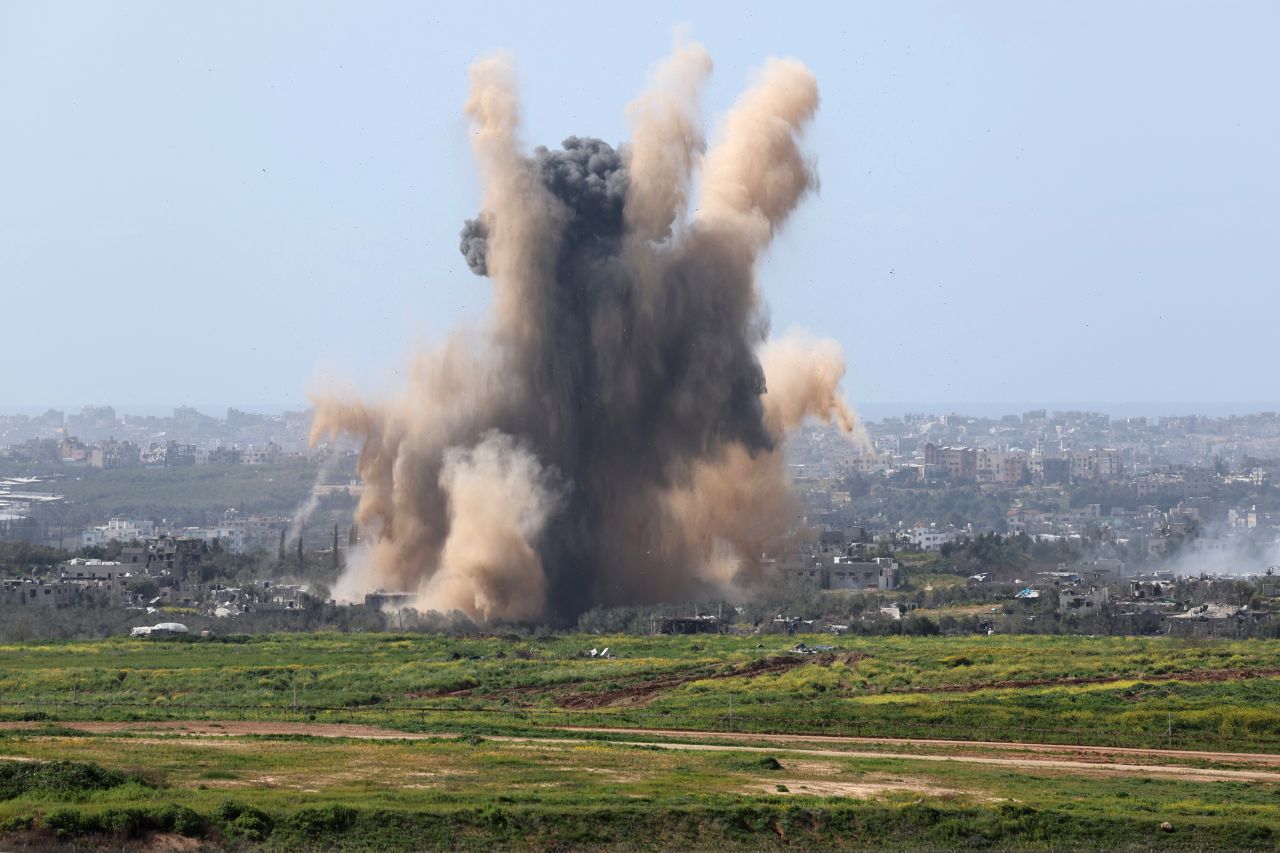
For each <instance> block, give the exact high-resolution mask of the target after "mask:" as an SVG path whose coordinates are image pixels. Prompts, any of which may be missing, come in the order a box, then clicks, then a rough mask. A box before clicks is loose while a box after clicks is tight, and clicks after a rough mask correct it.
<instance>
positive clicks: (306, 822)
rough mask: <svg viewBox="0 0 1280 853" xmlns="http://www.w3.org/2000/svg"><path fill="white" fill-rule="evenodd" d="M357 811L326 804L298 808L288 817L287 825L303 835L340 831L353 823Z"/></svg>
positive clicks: (348, 827)
mask: <svg viewBox="0 0 1280 853" xmlns="http://www.w3.org/2000/svg"><path fill="white" fill-rule="evenodd" d="M358 816H359V813H358V812H356V810H355V809H353V808H349V807H347V806H340V805H336V804H334V805H328V806H318V807H313V808H305V809H299V810H298V811H297V812H296V813H295V814H294V815H293V816H292V817H290V818H289V825H290V827H291V828H292V829H295V830H297V831H298V832H300V833H302V834H303V835H307V836H311V837H320V836H323V835H325V834H327V833H333V832H342V831H344V830H347V829H350V828H351V827H352V826H353V825H355V822H356V818H357V817H358Z"/></svg>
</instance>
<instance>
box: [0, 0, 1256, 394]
mask: <svg viewBox="0 0 1280 853" xmlns="http://www.w3.org/2000/svg"><path fill="white" fill-rule="evenodd" d="M750 5H755V6H757V7H758V8H756V9H755V10H754V11H753V10H751V9H750V8H749V6H750ZM677 28H683V30H684V32H686V33H687V34H688V35H689V37H691V38H693V39H694V40H696V41H699V42H701V43H702V44H704V45H705V46H706V47H707V48H708V50H709V51H710V52H711V55H712V57H713V59H714V61H715V64H716V65H715V71H714V74H713V77H712V80H711V82H710V84H709V86H708V88H707V90H706V93H705V97H704V101H703V107H704V114H705V115H706V117H707V129H708V133H709V135H710V137H711V138H712V139H714V137H715V129H716V121H717V117H718V116H719V115H721V114H722V113H723V112H724V111H725V110H726V109H727V108H728V107H729V106H730V105H731V104H732V103H733V100H734V98H735V97H736V96H737V94H738V93H739V92H740V91H741V89H742V88H743V87H744V86H745V85H747V84H748V82H749V81H750V79H751V74H752V72H753V69H756V68H758V67H759V66H760V65H761V63H762V62H763V61H764V60H765V59H766V58H768V57H770V56H789V57H794V58H797V59H799V60H801V61H803V62H804V63H806V64H807V65H808V66H809V67H810V69H812V71H813V72H814V73H815V75H816V76H817V78H818V82H819V85H820V87H821V89H822V106H821V109H820V111H819V114H818V116H817V118H816V120H815V122H814V124H813V126H812V128H811V130H810V132H809V133H808V134H807V136H806V143H805V144H806V147H807V150H808V151H809V152H811V154H812V156H813V158H814V160H815V162H816V164H817V169H818V172H819V174H820V176H821V189H820V191H819V192H818V193H817V194H816V195H814V196H813V197H811V198H810V199H808V200H807V201H806V202H805V203H804V204H803V205H802V207H801V209H800V210H799V212H798V213H797V214H796V215H795V216H794V218H793V219H792V220H791V221H790V222H789V223H788V226H787V227H786V229H785V230H784V231H783V232H782V234H781V235H780V237H779V239H778V241H777V242H776V243H775V245H774V247H773V248H772V250H771V252H770V253H769V255H768V257H767V259H766V261H765V262H764V264H763V265H762V267H761V269H760V278H761V285H762V289H763V291H764V294H765V298H766V299H767V301H768V303H769V306H770V311H771V322H772V326H773V328H774V329H776V330H778V331H783V330H787V329H790V328H793V327H800V328H804V329H807V330H809V331H811V332H813V333H815V334H820V335H829V336H831V337H834V338H836V339H837V340H839V341H840V342H841V343H842V344H843V346H844V349H845V353H846V356H847V358H848V362H849V373H848V375H847V377H846V381H845V390H846V392H847V394H848V396H849V397H850V398H851V399H852V401H853V402H854V404H855V405H858V404H860V403H864V404H866V405H868V406H881V407H884V406H889V407H890V408H892V407H893V406H895V405H897V406H902V407H907V406H909V405H911V404H913V401H930V402H931V403H935V404H939V405H952V406H956V407H963V406H964V405H965V404H976V403H979V402H981V403H983V404H988V405H997V404H1001V403H1003V402H1005V401H1021V402H1020V403H1019V405H1021V404H1024V403H1025V404H1031V403H1036V402H1043V403H1046V404H1053V403H1068V402H1072V401H1093V402H1094V403H1096V404H1097V405H1098V406H1100V407H1102V406H1112V407H1116V406H1121V407H1123V406H1130V407H1134V408H1142V407H1144V406H1150V405H1153V404H1157V403H1164V402H1171V403H1180V402H1187V401H1197V404H1202V405H1204V406H1209V407H1212V406H1214V405H1219V406H1226V405H1228V404H1236V403H1250V404H1251V403H1259V404H1264V405H1265V404H1271V403H1273V402H1274V401H1276V400H1280V388H1278V387H1277V382H1276V371H1275V370H1274V367H1273V365H1274V362H1275V353H1276V347H1275V345H1274V343H1273V340H1274V333H1275V331H1276V317H1277V316H1278V315H1280V287H1277V270H1280V263H1278V262H1280V215H1277V210H1276V204H1277V201H1278V200H1280V166H1278V165H1277V148H1276V140H1277V138H1278V136H1280V113H1278V112H1277V110H1276V109H1275V83H1276V81H1277V80H1280V53H1278V52H1277V51H1276V50H1275V45H1274V35H1275V33H1276V32H1280V4H1276V3H1274V2H1270V0H1265V2H1262V1H1261V0H1260V2H1256V3H1243V2H1230V0H1228V2H1222V3H1212V4H1210V3H1184V2H1160V3H1157V2H1154V0H1149V2H1140V3H1139V2H1114V0H1107V2H1082V1H1081V0H1071V1H1070V2H1038V3H1025V2H1020V0H1010V2H973V3H964V4H957V3H921V2H894V3H874V4H872V3H835V2H830V3H820V4H806V3H802V2H790V3H769V4H740V3H690V2H680V3H664V2H649V3H644V4H616V5H593V6H590V7H576V6H565V5H554V6H549V5H543V4H532V3H510V4H506V3H498V2H486V3H482V4H481V3H476V4H470V3H468V4H436V3H432V4H427V3H416V2H415V3H391V2H381V3H361V4H356V3H345V4H327V3H318V2H293V3H290V2H272V3H257V2H220V3H216V4H215V3H206V4H175V3H169V2H157V3H145V2H130V3H120V4H103V3H89V2H85V3H57V2H51V3H7V4H2V5H0V341H2V342H3V344H2V348H3V352H4V355H3V358H0V365H2V366H0V409H5V408H9V409H14V408H31V407H43V406H46V405H57V406H65V407H71V408H75V407H78V406H80V405H82V404H112V405H115V406H116V407H117V408H118V409H121V410H124V411H134V410H139V409H142V408H147V407H154V406H172V405H178V404H183V403H185V404H194V405H199V406H203V407H208V408H211V409H213V412H212V413H218V412H217V411H216V407H218V406H226V405H235V406H239V407H241V408H250V409H258V410H263V409H276V408H280V407H298V406H302V405H305V401H306V395H307V392H308V390H310V389H313V388H316V387H320V386H323V385H328V384H330V383H333V382H335V381H336V382H338V383H339V384H343V385H351V384H354V385H357V386H361V387H366V388H369V389H374V390H377V391H384V390H387V389H390V388H393V387H395V386H396V384H397V382H398V381H399V378H400V376H401V374H402V372H403V368H404V366H405V364H406V362H407V358H408V356H409V354H410V353H411V352H412V351H413V350H414V349H415V348H419V347H427V346H431V345H432V344H433V343H434V342H437V341H439V340H441V339H442V338H443V337H444V336H445V335H446V334H447V333H448V332H449V330H451V329H453V328H455V327H457V326H459V325H465V326H470V327H476V326H478V325H480V324H481V323H482V322H483V318H484V315H485V310H486V306H487V305H488V304H489V300H490V283H489V281H488V280H487V279H482V278H479V277H476V276H474V275H472V274H471V273H470V272H469V271H468V270H467V267H466V264H465V263H464V260H463V258H462V256H461V255H460V254H459V252H458V248H457V246H458V233H459V229H460V228H461V225H462V221H463V219H464V218H467V217H471V216H474V215H475V213H476V211H477V209H478V205H479V197H480V186H479V183H478V178H477V176H476V174H475V171H474V169H473V167H472V159H471V154H470V151H469V149H468V144H467V137H468V127H467V123H466V121H465V119H464V118H463V116H462V104H463V102H464V100H465V97H466V89H467V68H468V65H469V64H470V63H471V62H472V61H473V60H474V59H476V58H477V57H480V56H484V55H488V54H491V53H494V52H499V51H501V52H504V53H506V54H508V55H510V56H511V57H512V58H513V60H514V62H515V64H516V66H517V68H518V72H519V81H520V92H521V97H522V103H523V107H522V109H523V116H524V128H525V130H524V139H525V140H526V142H527V144H528V145H529V146H530V147H531V146H533V145H535V144H548V145H555V144H557V143H558V142H559V141H560V140H562V139H563V138H564V137H566V136H569V135H571V134H577V135H593V136H599V137H602V138H604V139H606V140H608V141H610V142H613V143H617V142H619V141H622V140H625V138H626V137H627V136H628V133H629V129H628V125H627V122H626V118H625V113H624V111H625V107H626V105H627V103H628V102H629V101H631V100H632V99H633V98H634V97H635V96H636V94H638V93H639V92H640V91H641V90H642V89H643V87H644V85H645V82H646V80H647V78H648V76H649V74H650V72H651V70H652V68H653V66H654V64H655V63H657V62H658V61H660V60H661V59H662V58H663V57H664V56H665V55H666V54H667V53H668V52H669V50H670V47H671V44H672V40H673V34H674V33H675V32H676V30H677Z"/></svg>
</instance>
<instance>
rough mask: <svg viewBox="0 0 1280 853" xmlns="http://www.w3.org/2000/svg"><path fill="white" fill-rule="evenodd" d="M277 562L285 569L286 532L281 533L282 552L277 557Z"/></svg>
mask: <svg viewBox="0 0 1280 853" xmlns="http://www.w3.org/2000/svg"><path fill="white" fill-rule="evenodd" d="M276 562H277V563H279V564H280V568H282V569H283V568H284V531H283V530H281V531H280V552H279V553H278V554H277V555H276Z"/></svg>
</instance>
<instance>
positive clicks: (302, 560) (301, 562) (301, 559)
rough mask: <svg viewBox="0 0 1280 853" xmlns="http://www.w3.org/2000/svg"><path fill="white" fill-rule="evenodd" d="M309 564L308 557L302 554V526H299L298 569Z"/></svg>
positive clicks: (300, 569)
mask: <svg viewBox="0 0 1280 853" xmlns="http://www.w3.org/2000/svg"><path fill="white" fill-rule="evenodd" d="M306 565H307V561H306V559H305V558H304V557H303V556H302V528H301V527H300V528H298V571H302V569H303V568H304V567H305V566H306Z"/></svg>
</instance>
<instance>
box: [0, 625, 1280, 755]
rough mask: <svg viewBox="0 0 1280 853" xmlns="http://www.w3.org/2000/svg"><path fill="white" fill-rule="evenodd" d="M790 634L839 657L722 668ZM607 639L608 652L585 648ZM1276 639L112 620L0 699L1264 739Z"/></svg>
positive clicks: (230, 709)
mask: <svg viewBox="0 0 1280 853" xmlns="http://www.w3.org/2000/svg"><path fill="white" fill-rule="evenodd" d="M797 639H803V640H804V641H805V642H808V643H809V644H810V645H817V644H822V643H826V644H830V645H835V646H836V648H835V650H834V651H833V652H832V655H834V656H835V657H834V659H829V658H823V659H822V660H821V661H820V662H816V663H815V662H813V661H812V660H808V659H799V660H800V661H801V662H799V663H798V664H797V665H795V666H792V667H790V668H786V669H784V670H782V671H774V672H764V673H758V674H744V675H742V676H734V675H733V674H732V671H731V670H733V669H734V668H741V667H744V666H746V665H748V664H750V663H751V662H753V661H761V660H768V659H774V658H777V657H779V656H785V655H786V654H787V650H788V649H789V648H790V647H791V646H793V645H794V644H795V643H796V642H797ZM605 645H607V646H610V647H611V648H612V650H613V654H614V655H615V657H613V658H612V659H609V660H596V659H591V658H586V657H584V656H583V655H582V652H583V650H584V649H588V648H591V647H593V646H594V647H602V646H605ZM1278 651H1280V643H1277V642H1276V641H1264V640H1248V641H1236V642H1209V643H1187V642H1178V641H1171V640H1169V639H1167V638H1134V637H1106V638H1088V637H1071V636H1052V637H1019V636H995V637H929V638H921V637H888V638H836V639H833V638H830V637H805V638H796V637H784V636H763V637H756V636H753V637H729V636H703V637H674V638H673V637H660V638H653V637H622V636H618V637H587V636H569V637H558V638H547V639H518V638H514V639H511V638H509V639H503V638H498V637H477V638H447V637H428V636H419V635H394V634H379V635H357V634H349V635H340V634H318V635H305V636H300V635H287V636H286V635H268V636H261V637H253V638H250V639H248V640H247V641H245V642H237V643H228V642H152V641H143V640H132V639H127V638H117V639H112V640H106V641H95V642H55V643H41V644H25V645H15V646H0V718H8V719H22V718H27V719H32V718H34V719H42V718H45V719H57V720H63V721H70V722H74V721H76V720H83V719H96V718H102V719H156V720H159V719H166V718H204V719H219V718H222V719H237V718H279V719H293V718H310V717H312V716H314V718H315V719H317V720H319V721H343V720H351V721H361V722H373V723H378V724H383V725H391V726H398V727H401V728H405V729H408V730H414V729H416V730H423V729H433V728H435V729H438V728H440V727H441V726H445V727H448V728H449V729H450V730H458V729H459V727H461V728H463V729H466V730H476V731H484V730H493V731H524V730H529V729H532V728H537V727H540V726H546V725H562V724H574V723H577V724H583V725H587V724H600V725H625V726H657V727H663V728H693V729H705V730H713V729H716V728H719V727H723V726H724V725H725V721H726V718H727V715H728V711H729V704H730V702H732V705H733V718H734V725H735V727H737V728H739V729H742V730H747V731H761V732H763V731H779V732H812V733H829V734H888V733H901V734H912V735H926V736H927V735H937V736H948V737H961V738H976V739H1023V740H1033V741H1054V742H1069V743H1074V742H1082V743H1099V744H1111V745H1136V746H1144V745H1145V746H1156V745H1160V746H1192V747H1194V748H1206V749H1207V748H1223V749H1238V750H1249V749H1264V750H1265V749H1272V748H1274V747H1276V746H1278V745H1280V678H1277V677H1276V676H1275V675H1274V674H1268V673H1269V672H1272V671H1273V670H1274V669H1275V668H1276V667H1277V660H1278V659H1280V658H1278V656H1277V652H1278ZM1241 674H1245V675H1253V676H1256V677H1247V678H1241V677H1238V676H1239V675H1241ZM726 676H728V677H726ZM647 685H649V686H653V685H656V687H654V688H653V689H649V687H646V686H647ZM295 696H296V703H297V710H296V711H295V709H294V702H295ZM73 703H74V704H73ZM593 706H594V707H593Z"/></svg>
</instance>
